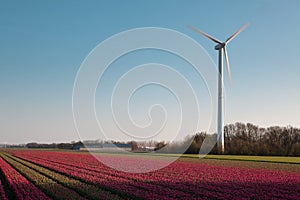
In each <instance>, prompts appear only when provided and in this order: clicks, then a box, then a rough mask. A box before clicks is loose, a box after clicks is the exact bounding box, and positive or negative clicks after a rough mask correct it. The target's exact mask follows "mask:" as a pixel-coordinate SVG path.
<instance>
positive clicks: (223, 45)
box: [215, 42, 226, 50]
mask: <svg viewBox="0 0 300 200" xmlns="http://www.w3.org/2000/svg"><path fill="white" fill-rule="evenodd" d="M225 45H226V43H225V42H223V43H221V44H217V45H216V46H215V50H221V49H222V48H223V47H225Z"/></svg>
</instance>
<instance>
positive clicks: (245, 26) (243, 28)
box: [225, 23, 250, 44]
mask: <svg viewBox="0 0 300 200" xmlns="http://www.w3.org/2000/svg"><path fill="white" fill-rule="evenodd" d="M249 25H250V24H249V23H247V24H245V25H244V26H242V28H240V29H239V30H238V31H237V32H235V33H234V34H233V35H232V36H230V37H229V38H228V39H227V40H226V41H225V43H226V44H228V43H229V42H230V41H231V40H233V39H234V38H235V37H236V36H237V35H238V34H240V33H241V32H242V31H243V30H245V28H247V27H248V26H249Z"/></svg>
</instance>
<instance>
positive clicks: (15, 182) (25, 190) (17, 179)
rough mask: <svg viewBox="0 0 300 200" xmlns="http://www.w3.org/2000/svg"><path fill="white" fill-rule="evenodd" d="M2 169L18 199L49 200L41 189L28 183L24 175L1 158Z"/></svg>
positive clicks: (0, 165)
mask: <svg viewBox="0 0 300 200" xmlns="http://www.w3.org/2000/svg"><path fill="white" fill-rule="evenodd" d="M0 167H1V170H2V171H3V173H4V175H5V177H6V179H7V180H8V182H9V184H10V186H11V187H12V188H13V190H14V192H15V194H16V197H17V198H18V199H26V200H30V199H32V200H34V199H36V200H40V199H46V200H47V199H49V200H50V198H49V197H47V196H46V195H45V194H44V193H43V192H42V191H41V190H40V189H38V188H37V187H36V186H35V185H34V184H32V183H31V182H30V181H28V180H27V179H26V178H25V177H24V176H23V175H21V174H20V173H19V172H17V171H16V170H15V169H14V168H12V167H11V166H10V165H9V164H8V163H7V162H6V161H5V160H4V159H3V158H1V157H0Z"/></svg>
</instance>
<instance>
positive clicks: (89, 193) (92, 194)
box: [10, 156, 121, 200]
mask: <svg viewBox="0 0 300 200" xmlns="http://www.w3.org/2000/svg"><path fill="white" fill-rule="evenodd" d="M10 157H12V158H13V159H14V160H16V161H17V162H19V163H21V164H23V165H25V166H27V167H30V168H31V169H34V170H36V171H37V172H39V173H41V174H43V175H45V176H47V177H49V178H51V179H52V180H54V181H56V182H58V183H60V184H62V185H64V186H65V187H68V188H70V189H73V190H75V191H77V192H79V193H80V194H82V195H83V196H84V197H87V198H88V199H109V200H114V199H115V200H119V199H121V198H120V197H118V196H117V195H114V194H111V193H110V192H108V191H104V190H101V189H99V188H97V187H95V186H93V185H89V184H86V183H83V182H81V181H79V180H76V179H73V178H70V177H68V176H64V175H62V174H59V173H57V172H55V171H52V170H49V169H47V168H44V167H41V166H38V165H36V164H33V163H31V162H27V161H25V160H22V159H19V158H17V157H14V156H10Z"/></svg>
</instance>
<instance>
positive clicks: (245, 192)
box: [12, 151, 300, 199]
mask: <svg viewBox="0 0 300 200" xmlns="http://www.w3.org/2000/svg"><path fill="white" fill-rule="evenodd" d="M12 153H14V154H15V155H16V156H19V157H21V158H23V159H26V160H28V161H30V162H34V163H37V164H40V165H43V166H45V167H48V168H51V169H53V170H55V171H58V172H60V173H64V174H69V175H71V176H73V177H76V178H78V179H81V180H85V181H86V182H89V183H94V184H98V185H102V186H104V187H107V188H112V189H114V190H118V191H120V192H123V193H128V194H130V195H132V196H134V197H144V198H146V199H172V198H173V199H176V198H181V199H198V198H201V199H206V198H207V199H211V198H217V199H241V198H246V199H251V198H253V199H257V198H263V199H270V198H279V199H300V174H299V173H297V172H287V171H277V170H267V169H261V168H247V167H238V166H235V167H234V166H229V165H228V166H220V165H219V166H218V165H213V164H205V163H199V162H198V163H196V162H180V161H177V162H175V163H173V164H171V165H169V166H168V167H166V168H164V169H161V170H158V171H154V172H150V173H144V174H130V173H124V172H120V171H116V170H113V169H111V168H109V167H106V166H105V165H103V164H102V163H100V162H99V161H98V160H96V159H95V158H94V157H93V156H91V155H89V154H77V153H67V152H47V151H30V152H29V151H16V152H12ZM101 156H107V155H101ZM106 159H112V160H111V161H112V162H113V161H114V162H116V163H120V164H123V165H126V164H127V165H129V164H132V163H133V162H136V163H139V162H141V160H138V159H137V158H135V159H136V160H132V158H130V159H127V158H123V157H118V156H107V158H106ZM153 162H158V161H157V160H153Z"/></svg>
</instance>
